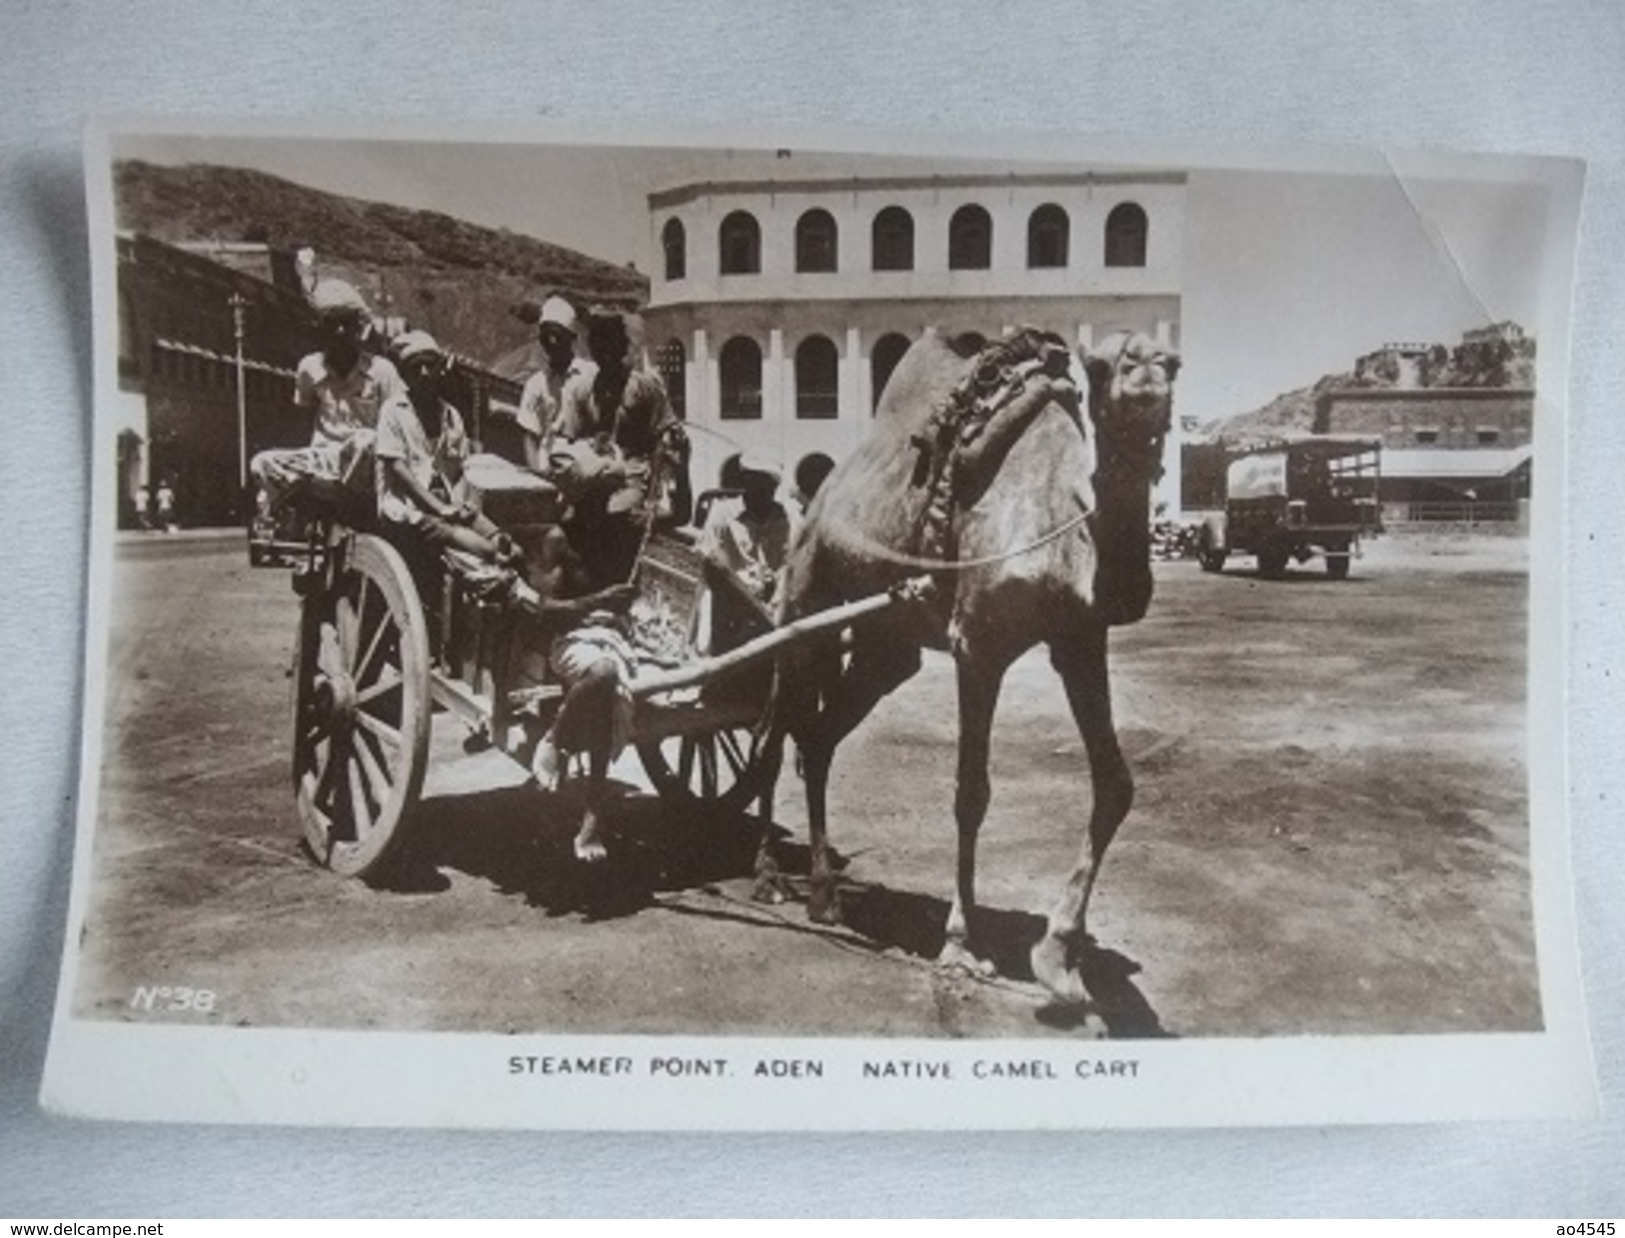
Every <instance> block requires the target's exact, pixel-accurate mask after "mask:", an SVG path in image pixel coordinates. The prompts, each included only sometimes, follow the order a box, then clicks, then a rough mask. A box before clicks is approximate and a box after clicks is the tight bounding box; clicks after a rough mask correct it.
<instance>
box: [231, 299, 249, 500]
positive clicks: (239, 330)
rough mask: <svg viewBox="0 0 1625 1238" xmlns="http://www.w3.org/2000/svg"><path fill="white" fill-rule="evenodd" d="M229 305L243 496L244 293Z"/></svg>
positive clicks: (245, 443)
mask: <svg viewBox="0 0 1625 1238" xmlns="http://www.w3.org/2000/svg"><path fill="white" fill-rule="evenodd" d="M229 304H230V306H231V330H232V335H233V336H234V338H235V340H236V345H237V484H238V494H239V496H243V495H246V494H247V493H248V389H247V383H246V382H245V381H244V379H245V378H246V375H245V374H244V373H243V311H244V310H245V309H246V308H247V307H248V302H247V301H245V300H244V299H243V294H242V293H240V292H234V293H232V294H231V299H230V301H229ZM239 501H241V500H240V499H239Z"/></svg>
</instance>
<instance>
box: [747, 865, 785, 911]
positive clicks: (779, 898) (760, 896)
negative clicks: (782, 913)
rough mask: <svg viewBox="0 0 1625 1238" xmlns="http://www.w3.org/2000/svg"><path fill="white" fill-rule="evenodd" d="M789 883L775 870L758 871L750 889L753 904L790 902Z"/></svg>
mask: <svg viewBox="0 0 1625 1238" xmlns="http://www.w3.org/2000/svg"><path fill="white" fill-rule="evenodd" d="M790 894H791V890H790V883H789V882H788V881H786V880H785V879H784V874H783V873H781V872H780V871H779V870H778V869H777V868H773V869H762V870H758V872H757V874H756V880H755V882H754V883H753V884H752V885H751V887H750V898H751V902H753V903H787V902H789V901H790Z"/></svg>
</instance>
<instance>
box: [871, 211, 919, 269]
mask: <svg viewBox="0 0 1625 1238" xmlns="http://www.w3.org/2000/svg"><path fill="white" fill-rule="evenodd" d="M872 239H873V241H874V259H875V260H874V268H875V270H877V271H912V270H913V269H914V216H912V215H910V214H909V213H908V212H907V211H905V210H904V209H903V208H902V207H900V206H888V207H887V208H886V209H885V210H883V211H881V212H880V214H878V215H876V216H875V222H874V229H873V238H872Z"/></svg>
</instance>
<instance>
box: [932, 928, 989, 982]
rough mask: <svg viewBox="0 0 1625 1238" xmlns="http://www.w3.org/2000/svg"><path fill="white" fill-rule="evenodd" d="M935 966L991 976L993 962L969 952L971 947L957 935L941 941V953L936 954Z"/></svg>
mask: <svg viewBox="0 0 1625 1238" xmlns="http://www.w3.org/2000/svg"><path fill="white" fill-rule="evenodd" d="M937 966H938V967H939V968H941V969H942V970H944V971H963V972H968V973H970V974H971V975H972V976H983V977H987V976H992V975H993V964H992V963H990V962H989V961H988V960H987V959H979V958H977V957H976V956H975V955H974V954H972V953H971V949H970V947H969V946H967V945H966V944H965V943H964V942H963V941H962V940H960V939H959V938H957V937H950V938H948V940H947V941H945V942H943V943H942V953H941V954H939V955H937Z"/></svg>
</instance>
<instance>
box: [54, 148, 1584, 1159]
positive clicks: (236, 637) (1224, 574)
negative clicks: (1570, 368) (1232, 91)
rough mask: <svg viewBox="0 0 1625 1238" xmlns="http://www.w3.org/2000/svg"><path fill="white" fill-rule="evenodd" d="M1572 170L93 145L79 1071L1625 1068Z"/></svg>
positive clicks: (116, 1089)
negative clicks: (1597, 775) (1603, 875)
mask: <svg viewBox="0 0 1625 1238" xmlns="http://www.w3.org/2000/svg"><path fill="white" fill-rule="evenodd" d="M1581 180H1582V168H1581V165H1580V164H1578V163H1577V162H1574V161H1566V160H1560V159H1537V158H1512V157H1489V156H1466V155H1459V156H1458V155H1448V154H1444V153H1439V152H1434V153H1429V154H1426V155H1422V154H1417V155H1413V156H1405V157H1399V156H1395V155H1392V154H1378V153H1375V152H1364V153H1362V152H1351V151H1338V152H1327V151H1324V150H1317V149H1312V148H1305V149H1304V151H1303V152H1302V153H1301V155H1292V156H1290V157H1288V156H1283V155H1282V154H1281V153H1280V152H1279V151H1274V150H1272V151H1271V152H1269V154H1268V157H1265V156H1264V155H1262V154H1260V155H1259V156H1258V157H1257V158H1249V157H1248V156H1247V154H1246V153H1245V152H1243V153H1241V154H1236V153H1235V152H1229V153H1219V154H1216V153H1213V152H1205V151H1202V150H1199V149H1197V148H1193V147H1190V146H1183V147H1180V146H1175V145H1172V144H1168V143H1162V144H1157V143H1128V142H1123V141H1117V142H1107V141H1103V140H1102V141H1096V142H1095V143H1093V144H1090V143H1088V142H1085V141H1083V140H1081V139H1080V140H1077V141H1071V142H1064V141H1049V142H1045V143H1040V142H1039V141H1037V140H1036V139H1034V138H1031V137H1029V138H1026V139H1023V140H1020V141H1014V140H1012V141H1008V142H1004V141H998V140H992V139H982V138H966V139H965V140H963V141H956V142H955V141H949V140H947V139H945V138H944V137H943V136H942V135H934V136H933V137H932V138H931V139H929V140H926V139H924V138H923V137H922V138H916V139H906V138H898V137H896V136H879V135H865V134H862V133H857V134H841V135H824V136H823V138H822V139H821V140H819V141H815V142H812V143H808V142H807V141H805V140H803V138H802V137H801V136H799V135H798V136H797V137H796V138H794V139H789V138H784V137H782V136H781V135H776V134H774V133H773V132H771V131H769V130H764V131H759V132H746V133H741V134H737V135H733V137H732V138H731V139H730V140H729V141H728V142H723V141H720V140H717V139H715V138H714V137H713V138H704V137H695V136H693V135H681V134H661V135H658V136H657V137H645V136H644V135H641V134H638V133H616V134H614V135H609V134H605V133H600V134H595V135H591V136H587V137H582V136H570V135H559V134H547V133H542V134H540V135H538V136H532V137H527V136H525V135H522V134H503V135H501V136H500V138H499V139H498V140H488V139H487V138H486V137H485V136H483V135H477V134H474V133H472V132H467V133H461V134H446V133H442V132H438V131H435V130H432V129H427V128H425V129H423V130H421V131H418V132H413V131H410V130H404V129H379V128H376V127H374V128H371V129H357V130H355V131H354V132H350V133H345V132H341V131H337V130H329V129H324V128H321V127H319V126H311V127H309V128H308V131H303V132H302V131H300V130H297V129H293V128H287V127H284V128H274V127H267V126H249V125H244V126H242V127H241V128H240V129H239V130H236V131H233V130H231V129H228V128H222V129H211V128H208V127H205V126H198V127H197V128H196V129H195V130H193V131H175V130H173V129H163V128H160V127H151V128H140V127H130V126H120V125H110V126H107V127H105V128H103V129H101V130H99V131H98V132H96V133H94V134H93V136H92V138H91V141H90V144H89V147H88V153H87V182H88V189H89V194H90V199H91V201H90V211H89V218H90V221H91V236H90V241H91V246H92V268H93V272H94V277H95V299H96V324H95V325H96V340H95V350H96V352H95V359H94V366H95V373H96V415H95V422H94V435H95V437H94V443H93V449H94V452H95V453H96V456H95V464H94V486H95V488H96V489H95V493H94V496H93V504H94V509H93V520H94V527H93V528H92V529H91V531H90V543H91V561H92V578H91V605H90V608H89V614H90V623H89V632H88V638H87V647H86V648H87V652H86V660H87V687H86V693H85V717H84V727H85V732H84V771H85V772H84V775H83V784H82V791H81V795H80V804H79V811H80V828H79V833H78V837H77V847H76V852H75V857H74V887H73V894H72V906H71V910H70V925H69V931H68V935H67V943H68V945H67V954H66V958H65V960H64V971H63V980H62V985H61V989H60V992H59V994H58V999H57V1001H58V1004H57V1017H56V1025H55V1030H54V1033H53V1041H52V1046H51V1053H50V1058H49V1061H48V1064H47V1071H46V1080H45V1089H44V1093H43V1096H44V1100H45V1103H46V1105H47V1107H48V1108H51V1109H53V1110H54V1111H56V1112H62V1113H70V1114H75V1113H77V1114H93V1115H99V1116H115V1117H117V1116H126V1117H145V1118H177V1119H186V1120H217V1121H259V1120H264V1121H284V1122H339V1123H352V1124H364V1123H379V1124H403V1125H434V1124H440V1125H450V1126H486V1125H497V1126H607V1127H622V1128H628V1127H629V1128H637V1127H640V1126H651V1127H669V1126H713V1127H730V1126H757V1127H760V1126H787V1127H803V1126H816V1127H837V1128H838V1127H864V1126H877V1127H908V1126H923V1127H932V1126H942V1127H967V1126H984V1125H985V1126H1015V1127H1020V1126H1045V1125H1047V1126H1055V1125H1076V1126H1119V1125H1176V1124H1192V1125H1215V1124H1225V1125H1236V1124H1247V1123H1255V1122H1296V1123H1301V1122H1318V1123H1330V1122H1338V1121H1378V1120H1384V1121H1387V1120H1413V1121H1420V1120H1434V1119H1441V1118H1449V1117H1460V1116H1484V1117H1496V1116H1502V1117H1514V1116H1558V1115H1565V1114H1568V1115H1572V1114H1579V1113H1584V1112H1586V1111H1588V1109H1589V1107H1590V1106H1592V1105H1593V1104H1594V1097H1593V1095H1592V1091H1591V1086H1592V1085H1591V1080H1590V1065H1589V1061H1588V1058H1587V1050H1586V1045H1585V1035H1584V1030H1583V1015H1582V1013H1581V1009H1580V1001H1579V997H1578V981H1577V978H1576V977H1577V964H1576V961H1575V959H1574V957H1573V953H1572V951H1573V931H1572V926H1571V917H1572V910H1571V906H1570V904H1571V898H1570V894H1569V884H1568V883H1569V876H1568V872H1567V818H1566V807H1565V802H1564V798H1563V794H1562V786H1563V783H1562V778H1563V761H1564V751H1563V737H1562V735H1561V733H1560V730H1559V729H1555V728H1553V727H1551V726H1548V725H1546V722H1547V721H1548V720H1550V719H1551V718H1553V717H1554V716H1557V715H1560V713H1561V710H1562V707H1563V706H1562V701H1563V696H1562V677H1563V667H1562V646H1561V633H1562V623H1561V612H1560V610H1559V609H1558V608H1557V605H1556V603H1557V601H1558V597H1557V591H1556V589H1555V588H1554V583H1553V582H1554V581H1555V579H1556V573H1557V571H1558V567H1559V560H1560V557H1561V554H1562V547H1563V541H1562V528H1561V524H1562V521H1561V509H1562V491H1563V484H1564V451H1565V443H1566V427H1565V419H1566V416H1567V411H1566V409H1567V405H1566V382H1567V375H1566V372H1565V369H1566V365H1567V358H1568V322H1569V313H1570V301H1571V296H1572V278H1573V262H1574V249H1575V245H1576V229H1577V221H1578V211H1579V195H1580V186H1581ZM125 1054H130V1055H155V1056H154V1057H153V1058H151V1059H150V1060H154V1061H162V1062H164V1063H165V1066H164V1068H163V1079H164V1087H163V1088H162V1089H158V1088H155V1087H154V1086H153V1082H154V1077H155V1076H154V1073H153V1072H147V1071H134V1070H127V1069H124V1068H123V1067H122V1066H121V1062H123V1061H124V1060H125V1058H124V1056H123V1055H125ZM143 1060H145V1059H143ZM433 1064H437V1065H433ZM335 1080H336V1081H337V1084H336V1085H335ZM1491 1081H1493V1082H1494V1086H1490V1083H1491ZM318 1082H321V1083H322V1084H323V1086H319V1087H318V1086H317V1083H318Z"/></svg>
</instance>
